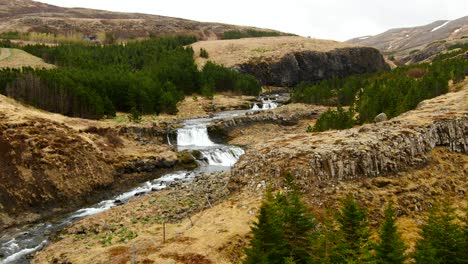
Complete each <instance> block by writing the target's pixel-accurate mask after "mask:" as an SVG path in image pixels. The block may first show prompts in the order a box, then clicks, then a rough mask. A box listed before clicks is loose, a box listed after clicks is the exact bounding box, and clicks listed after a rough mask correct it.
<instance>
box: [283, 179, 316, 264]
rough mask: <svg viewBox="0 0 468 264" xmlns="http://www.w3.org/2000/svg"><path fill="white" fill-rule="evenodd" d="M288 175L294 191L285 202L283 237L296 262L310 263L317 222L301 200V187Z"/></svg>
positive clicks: (290, 255)
mask: <svg viewBox="0 0 468 264" xmlns="http://www.w3.org/2000/svg"><path fill="white" fill-rule="evenodd" d="M286 177H287V178H288V186H289V187H290V188H291V189H292V191H291V192H290V193H289V194H288V195H287V199H286V200H285V202H286V203H285V204H283V211H284V219H283V227H282V228H283V237H284V240H285V241H286V242H287V244H288V247H289V257H290V258H292V260H294V262H295V263H298V264H299V263H310V262H311V260H312V258H311V252H312V249H313V244H314V243H315V241H316V240H317V232H316V226H317V223H316V222H315V219H314V217H313V216H312V215H311V214H310V213H308V209H307V207H306V205H305V204H304V203H303V202H302V201H301V195H300V193H299V189H298V187H297V186H295V185H294V183H293V182H292V179H291V175H290V174H288V175H286Z"/></svg>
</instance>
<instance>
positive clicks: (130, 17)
mask: <svg viewBox="0 0 468 264" xmlns="http://www.w3.org/2000/svg"><path fill="white" fill-rule="evenodd" d="M247 30H255V31H257V32H275V34H283V33H281V32H278V31H274V30H269V29H259V28H254V27H244V26H236V25H227V24H221V23H205V22H198V21H193V20H187V19H181V18H173V17H165V16H158V15H146V14H136V13H120V12H109V11H103V10H93V9H85V8H63V7H58V6H53V5H48V4H43V3H40V2H36V1H31V0H2V1H1V2H0V33H1V32H4V33H5V32H15V31H18V32H39V33H46V34H47V33H48V34H50V36H56V35H58V36H59V38H60V39H63V36H65V37H69V38H70V39H72V40H81V39H82V38H83V37H84V36H89V37H98V39H99V40H100V41H105V40H109V39H115V38H117V39H135V38H146V37H149V36H168V35H170V36H174V35H193V36H196V37H197V38H199V39H220V38H222V36H223V34H224V32H247ZM50 36H49V37H50ZM42 37H44V36H42ZM26 40H32V39H26Z"/></svg>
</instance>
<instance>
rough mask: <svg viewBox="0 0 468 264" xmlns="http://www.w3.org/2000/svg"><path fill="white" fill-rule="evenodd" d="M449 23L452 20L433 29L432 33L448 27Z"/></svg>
mask: <svg viewBox="0 0 468 264" xmlns="http://www.w3.org/2000/svg"><path fill="white" fill-rule="evenodd" d="M448 23H450V20H449V21H447V22H445V23H443V24H442V25H440V26H438V27H435V28H433V29H432V30H431V32H434V31H436V30H438V29H440V28H441V27H444V26H445V25H447V24H448Z"/></svg>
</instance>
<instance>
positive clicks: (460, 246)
mask: <svg viewBox="0 0 468 264" xmlns="http://www.w3.org/2000/svg"><path fill="white" fill-rule="evenodd" d="M455 219H456V215H455V212H454V209H453V208H452V207H451V206H450V205H449V204H448V203H442V204H441V205H439V206H436V207H434V208H433V209H432V210H431V211H430V212H429V217H428V220H427V222H426V224H424V225H423V227H422V232H421V239H420V240H419V241H418V242H417V244H416V251H415V253H414V258H415V260H416V263H443V264H445V263H447V264H448V263H454V264H456V263H467V259H466V258H465V257H466V249H467V243H466V237H465V230H464V228H463V227H462V226H461V225H459V224H458V223H457V222H456V221H455Z"/></svg>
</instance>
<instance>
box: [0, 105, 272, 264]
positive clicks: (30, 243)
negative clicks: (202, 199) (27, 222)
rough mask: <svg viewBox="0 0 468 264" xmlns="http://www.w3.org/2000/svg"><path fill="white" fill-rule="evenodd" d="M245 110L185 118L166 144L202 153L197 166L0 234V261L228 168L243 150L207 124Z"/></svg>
mask: <svg viewBox="0 0 468 264" xmlns="http://www.w3.org/2000/svg"><path fill="white" fill-rule="evenodd" d="M268 104H269V108H268V109H271V108H272V107H275V106H276V104H274V103H272V102H268ZM262 108H263V107H262ZM246 112H247V111H232V112H223V113H219V114H217V115H216V116H214V117H213V118H209V119H208V118H201V119H192V120H187V121H186V122H185V123H184V126H183V127H182V128H180V129H178V130H177V142H170V138H169V137H168V141H169V143H172V144H176V146H177V148H178V149H179V150H183V149H190V150H199V151H200V152H201V154H202V158H203V161H200V167H199V168H198V169H196V170H194V171H177V172H174V173H169V174H166V175H163V176H161V177H159V178H157V179H155V180H152V181H147V182H144V183H142V184H141V185H139V186H138V187H136V188H134V189H131V190H129V191H127V192H125V193H122V194H119V195H116V196H114V197H112V198H111V199H109V200H104V201H101V202H100V203H98V204H96V205H94V206H91V207H88V208H82V209H80V210H77V211H75V212H74V213H71V214H69V215H67V216H65V217H63V218H62V219H61V220H59V221H56V222H53V223H50V224H49V223H46V224H38V225H36V226H33V227H25V228H23V229H17V230H13V231H11V232H10V233H5V234H1V235H0V254H1V255H2V256H3V257H4V259H2V260H0V264H9V263H15V264H17V263H29V259H28V258H27V256H28V255H30V254H32V253H34V252H36V251H39V250H41V249H42V248H43V247H45V246H47V244H48V243H49V241H48V239H49V236H50V234H53V233H56V232H58V231H60V230H62V229H64V228H66V227H67V226H69V225H70V224H72V223H73V222H75V221H77V220H79V219H82V218H85V217H87V216H91V215H95V214H99V213H102V212H104V211H107V210H109V209H111V208H112V207H115V206H118V205H121V204H124V203H126V202H127V201H129V200H130V199H132V198H133V197H135V196H140V195H144V194H147V193H150V192H154V191H158V190H162V189H164V188H167V187H168V186H169V185H170V184H171V183H172V182H175V181H182V182H191V181H192V180H193V179H194V178H195V177H197V176H198V175H200V174H202V173H209V172H213V171H219V170H229V169H230V167H231V166H233V165H234V164H235V163H236V162H237V161H238V160H239V158H240V156H242V155H243V154H244V150H243V149H241V148H239V147H235V146H229V145H222V144H216V143H214V142H213V141H211V140H210V138H209V135H208V131H207V125H208V124H209V123H210V122H211V121H212V120H214V119H218V118H223V117H233V116H237V115H241V114H245V113H246ZM155 176H156V175H155Z"/></svg>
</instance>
